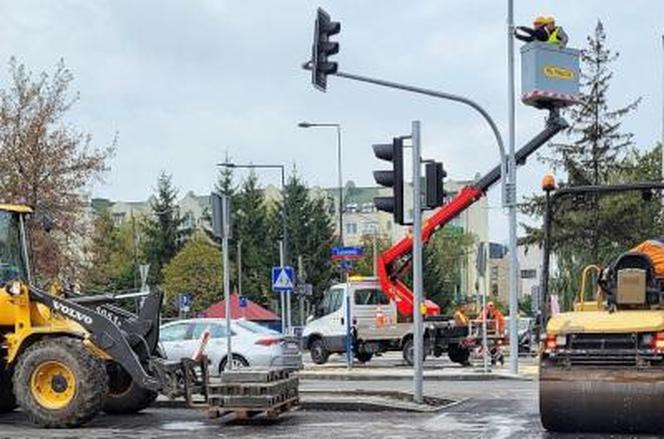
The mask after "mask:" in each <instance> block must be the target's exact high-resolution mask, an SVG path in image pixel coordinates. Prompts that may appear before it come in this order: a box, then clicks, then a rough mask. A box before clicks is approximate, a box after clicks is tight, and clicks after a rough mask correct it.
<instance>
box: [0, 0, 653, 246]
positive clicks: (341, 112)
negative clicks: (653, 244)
mask: <svg viewBox="0 0 664 439" xmlns="http://www.w3.org/2000/svg"><path fill="white" fill-rule="evenodd" d="M318 6H323V7H324V8H325V9H326V10H327V11H328V12H329V13H330V14H331V15H332V17H333V19H335V20H338V21H341V34H340V35H339V38H338V40H339V41H340V43H341V50H340V53H339V55H338V56H337V59H338V61H339V65H340V69H341V70H344V71H348V72H354V73H361V74H365V75H372V76H377V77H382V78H385V79H391V80H395V81H401V82H405V83H410V84H413V85H420V86H424V87H429V88H435V89H439V90H444V91H448V92H452V93H457V94H463V95H467V96H469V97H471V98H473V99H475V100H477V101H478V102H480V103H481V104H482V105H484V106H486V108H487V109H488V110H489V112H490V113H491V114H492V115H493V117H494V118H495V119H496V121H497V122H498V123H499V125H500V127H501V130H502V131H503V135H504V136H506V135H507V127H506V125H505V114H506V108H507V91H506V76H507V74H506V38H505V16H506V1H499V0H466V1H451V0H422V1H415V0H413V1H405V0H402V1H385V0H381V1H378V0H374V1H357V0H346V1H340V0H336V1H331V0H329V1H295V0H273V1H268V0H262V1H257V0H234V1H225V0H198V1H195V0H186V1H185V0H181V1H169V0H159V1H157V0H155V1H137V0H112V1H111V0H108V1H94V0H86V1H82V0H81V1H63V0H59V1H46V0H44V1H32V0H23V1H4V2H1V3H0V15H1V16H2V17H3V24H2V26H0V53H1V58H2V59H4V60H7V59H8V58H9V57H10V56H16V57H17V58H18V59H19V61H21V62H24V63H25V64H26V65H27V66H28V67H29V68H30V69H31V70H33V71H35V72H38V71H42V70H45V69H46V70H48V69H51V68H52V67H53V66H54V65H55V64H56V62H57V61H58V59H59V58H61V57H62V58H64V59H65V62H66V64H67V66H68V67H69V68H71V70H72V71H73V73H74V75H75V77H76V81H75V88H76V89H77V90H78V91H79V92H80V95H81V100H80V102H79V103H78V104H77V106H76V107H75V109H74V110H73V111H72V113H71V115H70V117H71V121H72V122H73V123H75V124H76V125H77V126H78V127H80V128H81V129H82V130H86V131H88V132H90V133H91V134H92V135H93V138H94V141H95V142H96V143H97V144H98V145H105V144H108V143H109V142H110V141H111V139H112V138H113V135H114V132H116V131H117V132H118V133H119V144H118V149H117V154H116V156H115V157H114V159H113V160H112V163H111V167H112V169H111V171H110V172H109V173H108V174H107V175H106V178H105V183H104V184H98V185H96V186H94V187H93V188H92V194H93V195H94V196H102V197H109V198H112V199H122V200H142V199H145V198H147V197H148V196H149V194H150V193H151V192H152V191H153V188H154V185H155V180H156V178H157V175H158V173H159V171H160V170H162V169H164V170H166V171H168V172H170V173H172V174H173V177H174V181H175V183H176V185H177V186H178V188H179V189H180V191H181V193H182V194H183V193H184V192H186V191H189V190H193V191H195V192H197V193H208V192H209V191H210V188H211V186H212V185H213V183H214V180H215V175H216V170H215V166H214V165H215V163H216V162H219V161H221V160H223V157H224V154H225V151H226V150H228V152H229V154H230V155H231V157H232V159H233V161H235V162H237V163H246V162H254V163H286V164H288V165H295V166H297V169H298V170H299V172H300V173H301V174H302V176H303V177H304V179H305V180H306V182H307V183H309V184H312V185H323V186H333V185H335V184H336V175H337V174H336V149H335V148H336V139H335V136H334V134H335V133H334V131H333V130H329V129H328V130H325V129H309V130H303V129H300V128H297V123H298V122H299V121H301V120H308V121H318V122H338V123H341V124H342V126H343V144H344V148H343V152H344V162H343V163H344V180H349V179H350V180H354V181H355V182H356V184H373V181H372V178H371V170H372V169H374V168H377V167H379V164H378V162H377V160H376V159H375V158H374V157H373V154H372V152H371V144H372V143H377V142H383V141H385V140H388V139H390V138H391V137H392V136H394V135H400V134H405V133H407V132H408V131H409V129H410V122H411V120H415V119H417V120H420V121H421V122H422V138H423V151H424V155H425V156H427V157H431V158H435V159H437V160H442V161H444V163H445V167H446V169H447V170H448V173H449V175H450V176H451V177H452V178H472V177H473V175H474V174H475V173H477V172H482V173H483V172H485V171H487V170H489V169H490V168H491V167H493V166H494V165H495V164H496V163H497V160H498V157H497V147H496V145H495V141H494V139H493V137H492V135H491V132H490V131H489V129H488V128H487V126H486V125H485V123H484V122H483V121H482V120H481V119H480V118H479V117H478V116H477V115H476V114H475V113H473V112H472V111H470V110H469V109H466V108H464V107H461V106H459V105H458V104H454V103H448V102H442V101H437V100H433V99H428V98H423V97H419V96H414V95H409V94H405V93H403V92H398V91H390V90H386V89H380V88H376V87H373V86H369V85H363V84H359V83H354V82H350V81H348V80H344V79H341V78H329V84H328V92H327V93H326V94H323V93H320V92H318V91H315V90H314V89H313V88H312V86H311V84H310V77H309V74H308V73H307V72H305V71H303V70H301V69H300V64H301V63H302V62H303V61H305V60H307V59H308V57H309V53H310V46H311V38H312V32H313V20H314V15H315V10H316V8H317V7H318ZM515 9H516V21H517V23H523V24H527V23H529V22H530V21H531V20H532V18H533V17H534V16H536V15H540V14H545V15H555V16H556V18H557V20H558V23H559V24H561V25H563V26H564V28H565V29H566V31H567V33H568V35H569V36H570V46H572V47H578V46H583V44H584V43H585V37H586V35H587V34H589V33H590V32H592V30H593V28H594V26H595V23H596V21H597V19H601V20H602V21H603V22H604V23H605V26H606V30H607V33H608V41H609V45H610V47H611V48H613V49H615V50H617V51H619V52H620V53H621V57H620V59H619V60H618V61H617V62H616V63H615V66H614V67H615V71H616V73H615V77H614V80H613V84H612V90H611V95H610V101H609V102H610V104H611V105H613V106H619V105H622V104H625V103H628V102H630V101H631V100H633V99H635V98H637V97H639V96H642V97H643V103H642V104H641V106H640V109H639V112H638V114H636V115H634V116H631V117H629V118H628V119H627V120H626V121H625V123H624V129H625V130H628V131H631V132H633V133H635V139H636V142H637V143H638V144H639V145H641V146H642V147H650V146H652V145H653V144H654V143H655V142H656V141H657V140H658V138H659V136H660V133H661V130H662V129H661V120H662V110H661V108H662V103H661V102H662V84H661V82H662V80H661V78H662V64H663V63H662V42H661V34H662V30H663V29H664V2H662V1H658V0H649V1H648V0H631V1H629V2H618V1H610V2H608V1H606V0H584V1H583V2H581V1H579V0H555V1H554V0H550V1H545V0H527V1H526V0H521V1H519V0H516V1H515ZM517 61H518V60H517ZM517 66H518V64H517ZM6 79H7V75H6V69H3V71H2V73H1V74H0V80H2V81H3V82H4V83H6ZM517 80H518V77H517ZM543 117H544V114H543V113H541V112H539V111H537V110H534V109H531V108H527V107H524V106H522V105H520V104H518V108H517V123H518V127H517V132H518V141H517V145H519V144H522V143H523V142H525V141H526V140H527V139H528V138H530V136H532V135H533V134H535V133H536V132H537V131H538V130H539V129H540V128H541V127H542V126H543ZM545 170H546V169H545V168H544V167H543V166H542V165H538V164H537V163H536V162H535V161H531V162H529V163H528V165H527V166H526V167H525V168H522V169H521V170H520V172H519V183H520V185H521V186H520V187H521V189H520V193H522V194H524V193H531V192H533V191H536V190H537V188H538V185H539V180H540V176H541V174H542V173H543V172H544V171H545ZM260 176H261V180H262V181H263V182H264V183H277V182H278V175H273V174H270V172H268V173H261V174H260ZM490 205H491V206H492V210H491V212H490V219H491V236H492V237H493V238H494V239H497V240H503V239H504V238H505V237H506V235H507V232H506V227H505V220H504V216H503V215H502V213H501V211H500V209H498V208H497V207H498V206H499V194H498V191H497V190H493V191H491V193H490Z"/></svg>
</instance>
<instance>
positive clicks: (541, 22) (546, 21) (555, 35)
mask: <svg viewBox="0 0 664 439" xmlns="http://www.w3.org/2000/svg"><path fill="white" fill-rule="evenodd" d="M514 36H515V37H516V38H517V39H519V40H521V41H525V42H527V43H530V42H531V41H542V42H544V43H550V44H555V45H557V46H560V47H565V46H567V41H568V40H569V38H568V37H567V34H566V33H565V31H564V30H563V28H562V27H561V26H556V19H555V18H553V17H537V18H536V19H535V20H534V21H533V27H532V28H530V27H526V26H517V27H516V29H514Z"/></svg>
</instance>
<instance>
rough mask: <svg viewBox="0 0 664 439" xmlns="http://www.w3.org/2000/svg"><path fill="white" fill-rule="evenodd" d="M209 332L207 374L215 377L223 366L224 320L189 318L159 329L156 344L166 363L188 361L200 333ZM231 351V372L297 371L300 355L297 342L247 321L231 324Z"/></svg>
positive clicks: (224, 365)
mask: <svg viewBox="0 0 664 439" xmlns="http://www.w3.org/2000/svg"><path fill="white" fill-rule="evenodd" d="M206 329H207V330H209V331H210V334H211V338H210V340H209V342H208V344H207V346H206V348H205V354H206V355H207V357H208V359H209V360H210V374H211V375H218V374H220V373H221V371H223V370H224V368H225V367H226V361H227V354H226V320H225V319H205V318H200V319H189V320H178V321H175V322H171V323H167V324H165V325H163V326H162V327H161V330H160V336H159V341H160V343H161V346H162V349H163V350H164V353H165V354H166V357H167V358H168V359H169V360H180V359H181V358H191V357H192V355H194V353H195V352H196V349H197V348H198V345H199V340H200V338H201V334H202V333H203V331H205V330H206ZM231 331H232V335H231V348H232V351H233V355H232V358H233V360H232V361H233V363H232V366H233V368H234V369H237V368H241V367H249V366H251V367H287V368H292V369H299V368H300V367H301V366H302V354H301V353H300V346H299V343H298V341H297V339H295V338H293V337H286V336H284V335H282V334H280V333H278V332H276V331H273V330H271V329H269V328H266V327H264V326H261V325H259V324H257V323H254V322H251V321H249V320H244V319H238V320H232V321H231Z"/></svg>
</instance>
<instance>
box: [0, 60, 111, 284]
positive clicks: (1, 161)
mask: <svg viewBox="0 0 664 439" xmlns="http://www.w3.org/2000/svg"><path fill="white" fill-rule="evenodd" d="M9 75H10V85H9V86H8V87H7V88H5V89H2V90H0V190H1V191H2V194H3V197H4V198H6V199H8V200H14V201H20V202H24V203H27V204H29V205H31V206H33V207H34V208H35V210H36V211H37V212H42V213H44V212H48V214H49V215H50V216H51V217H52V218H53V221H54V225H55V229H54V232H52V233H45V232H44V231H43V230H42V229H41V228H40V227H38V225H37V224H36V222H32V223H30V224H29V229H30V233H31V248H32V254H33V259H34V267H35V272H36V274H37V276H38V279H40V280H42V281H46V280H52V279H54V278H55V277H56V276H58V275H64V276H67V277H70V278H72V279H73V278H75V277H76V275H77V273H78V271H79V270H80V264H79V262H80V259H81V258H80V257H81V255H80V251H79V249H80V247H81V241H82V240H83V238H84V236H86V223H85V222H84V221H83V218H84V217H85V216H84V215H83V213H84V210H85V208H86V207H87V202H86V198H85V196H84V190H85V189H86V188H88V187H89V185H90V184H91V183H93V182H94V181H96V180H99V179H100V178H101V175H102V174H103V172H105V171H106V170H107V169H108V164H107V162H108V159H109V158H110V157H111V156H112V154H113V152H114V149H115V144H116V142H115V139H114V140H113V141H112V143H111V144H110V145H109V146H107V147H96V146H94V145H93V144H92V137H91V136H90V135H89V134H87V133H85V132H82V131H79V130H78V129H76V128H74V126H75V125H74V124H72V123H71V122H69V123H68V122H66V121H65V116H66V115H67V114H68V112H69V110H70V109H71V108H72V107H73V106H74V104H75V103H76V102H77V101H78V99H79V97H78V95H77V94H75V93H72V92H71V85H72V82H73V80H74V77H73V75H72V73H71V71H70V70H69V69H67V68H66V67H65V64H64V61H62V60H61V61H60V62H59V63H58V64H57V65H56V66H55V69H54V70H53V71H52V72H51V73H46V72H43V73H41V74H40V75H39V76H38V77H36V78H35V77H34V76H33V75H32V73H31V72H30V71H29V70H27V69H26V67H25V66H24V65H23V64H19V63H17V61H16V59H14V58H12V59H11V60H10V62H9Z"/></svg>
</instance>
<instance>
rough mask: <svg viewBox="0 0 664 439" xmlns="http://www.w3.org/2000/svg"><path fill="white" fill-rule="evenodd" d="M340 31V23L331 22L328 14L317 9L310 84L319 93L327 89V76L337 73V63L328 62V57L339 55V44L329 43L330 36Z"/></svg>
mask: <svg viewBox="0 0 664 439" xmlns="http://www.w3.org/2000/svg"><path fill="white" fill-rule="evenodd" d="M340 30H341V23H339V22H338V21H331V20H330V14H328V13H327V12H325V11H324V10H323V9H321V8H318V12H317V14H316V24H315V26H314V44H313V46H312V48H311V82H312V83H313V84H314V87H316V88H317V89H319V90H320V91H325V90H326V89H327V75H333V74H335V73H337V63H336V62H333V61H328V57H329V56H330V55H334V54H337V53H339V43H337V42H334V41H330V36H332V35H336V34H338V33H339V31H340Z"/></svg>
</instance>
